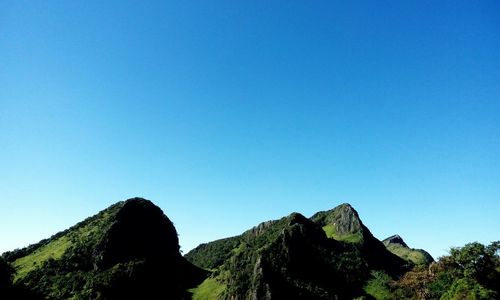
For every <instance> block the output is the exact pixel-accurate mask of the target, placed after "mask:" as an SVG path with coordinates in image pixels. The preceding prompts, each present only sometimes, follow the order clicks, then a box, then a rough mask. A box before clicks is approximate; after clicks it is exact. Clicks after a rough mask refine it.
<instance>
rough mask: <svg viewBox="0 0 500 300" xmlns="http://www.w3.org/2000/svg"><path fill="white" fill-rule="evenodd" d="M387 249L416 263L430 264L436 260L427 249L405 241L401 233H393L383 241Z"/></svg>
mask: <svg viewBox="0 0 500 300" xmlns="http://www.w3.org/2000/svg"><path fill="white" fill-rule="evenodd" d="M382 243H383V244H384V245H385V247H386V248H387V250H389V251H391V252H392V253H394V254H396V255H397V256H399V257H401V258H402V259H405V260H407V261H411V262H412V263H414V264H415V265H429V264H431V263H432V262H433V261H434V258H432V256H431V255H430V254H429V253H428V252H427V251H425V250H422V249H413V248H410V247H408V245H407V244H406V243H405V242H404V241H403V238H401V237H400V236H399V235H397V234H396V235H393V236H390V237H388V238H386V239H385V240H383V241H382Z"/></svg>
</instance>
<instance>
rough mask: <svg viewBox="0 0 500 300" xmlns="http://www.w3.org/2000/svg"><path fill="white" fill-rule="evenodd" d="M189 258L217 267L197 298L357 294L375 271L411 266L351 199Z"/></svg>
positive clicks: (209, 245)
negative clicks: (380, 237) (386, 244)
mask: <svg viewBox="0 0 500 300" xmlns="http://www.w3.org/2000/svg"><path fill="white" fill-rule="evenodd" d="M185 257H186V259H188V260H189V261H191V262H192V263H193V264H196V265H198V266H201V267H203V268H206V269H211V270H212V271H213V273H212V275H211V276H210V277H209V278H208V279H207V280H205V281H204V282H203V283H202V284H201V285H200V286H198V287H197V288H196V289H193V290H192V291H193V296H194V299H332V298H341V299H349V298H354V297H358V296H363V295H365V292H364V291H363V285H364V284H365V283H366V282H367V280H369V279H370V271H371V270H374V269H380V270H383V271H384V272H387V273H389V274H393V275H397V274H400V273H401V272H402V271H403V270H405V267H406V262H405V261H404V260H402V259H400V258H399V257H397V256H395V255H393V254H392V253H390V252H389V251H387V250H386V249H385V247H384V245H383V244H382V243H381V242H380V241H378V240H377V239H375V238H374V237H373V236H372V235H371V233H370V231H369V230H368V229H367V228H366V227H365V226H364V225H363V223H362V222H361V220H360V219H359V216H358V214H357V212H356V211H355V210H354V209H353V208H352V207H351V206H350V205H347V204H344V205H341V206H339V207H337V208H335V209H333V210H331V211H327V212H320V213H318V214H316V215H315V216H313V217H312V218H311V219H308V218H306V217H304V216H302V215H301V214H298V213H293V214H291V215H289V216H287V217H284V218H282V219H279V220H276V221H268V222H264V223H261V224H259V225H258V226H256V227H254V228H252V229H250V230H248V231H246V232H244V233H243V234H241V235H239V236H236V237H231V238H227V239H223V240H218V241H214V242H211V243H207V244H202V245H200V246H198V247H197V248H195V249H193V250H192V251H190V252H189V253H188V254H186V256H185Z"/></svg>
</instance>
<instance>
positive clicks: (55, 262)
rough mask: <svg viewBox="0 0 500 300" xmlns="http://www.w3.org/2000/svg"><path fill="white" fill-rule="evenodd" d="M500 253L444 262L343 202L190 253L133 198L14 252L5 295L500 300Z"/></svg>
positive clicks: (467, 251)
mask: <svg viewBox="0 0 500 300" xmlns="http://www.w3.org/2000/svg"><path fill="white" fill-rule="evenodd" d="M389 250H390V251H391V252H392V253H391V252H390V251H389ZM395 254H396V255H397V256H396V255H395ZM499 254H500V242H493V243H491V244H490V245H488V246H485V245H482V244H480V243H470V244H467V245H465V246H464V247H461V248H452V249H451V250H450V254H449V255H447V256H444V257H441V258H440V259H439V260H438V261H437V262H433V259H432V257H430V255H429V254H428V253H427V252H425V251H424V250H418V249H411V248H409V247H408V246H407V245H406V243H405V242H404V241H403V240H402V238H401V237H399V236H397V235H395V236H392V237H390V238H388V239H386V240H384V241H383V243H382V242H380V241H379V240H377V239H376V238H375V237H373V235H372V234H371V233H370V231H369V230H368V228H366V227H365V226H364V225H363V223H362V222H361V220H360V219H359V216H358V214H357V212H356V211H355V210H354V209H353V208H352V207H351V206H350V205H347V204H344V205H341V206H339V207H337V208H335V209H333V210H330V211H326V212H320V213H317V214H315V215H314V216H313V217H312V218H311V219H308V218H306V217H304V216H302V215H301V214H298V213H293V214H291V215H289V216H287V217H284V218H281V219H279V220H275V221H268V222H264V223H261V224H259V225H258V226H256V227H254V228H252V229H250V230H248V231H246V232H244V233H242V234H241V235H239V236H235V237H230V238H226V239H221V240H217V241H214V242H211V243H206V244H202V245H200V246H198V247H196V248H195V249H193V250H192V251H190V252H189V253H188V254H186V256H185V257H182V256H181V255H180V252H179V244H178V237H177V232H176V230H175V227H174V226H173V224H172V222H171V221H170V220H169V219H168V218H167V217H166V216H165V215H164V214H163V212H162V211H161V209H159V208H158V207H156V206H154V205H153V204H152V203H151V202H149V201H147V200H144V199H130V200H128V201H125V202H120V203H117V204H115V205H113V206H111V207H109V208H108V209H106V210H104V211H101V212H100V213H98V214H97V215H95V216H92V217H90V218H88V219H86V220H84V221H83V222H80V223H78V224H76V225H75V226H73V227H71V228H69V229H68V230H65V231H62V232H60V233H57V234H55V235H54V236H52V237H51V238H49V239H46V240H42V241H40V242H39V243H37V244H33V245H30V246H28V247H26V248H23V249H17V250H14V251H11V252H7V253H4V254H3V255H2V257H0V299H28V300H29V299H152V298H165V299H189V298H190V297H191V298H192V299H195V300H197V299H304V300H306V299H307V300H309V299H313V300H314V299H445V300H448V299H498V298H499V296H500V290H499V289H500V258H499ZM401 258H403V259H405V260H403V259H401ZM431 262H432V263H431ZM191 263H194V264H197V265H198V266H200V267H203V268H204V269H205V270H203V269H200V268H198V267H196V266H195V265H193V264H191ZM207 270H210V271H207Z"/></svg>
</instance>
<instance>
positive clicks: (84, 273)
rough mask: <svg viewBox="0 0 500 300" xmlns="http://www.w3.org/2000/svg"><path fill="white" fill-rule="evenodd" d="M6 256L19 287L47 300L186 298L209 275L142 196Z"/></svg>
mask: <svg viewBox="0 0 500 300" xmlns="http://www.w3.org/2000/svg"><path fill="white" fill-rule="evenodd" d="M3 257H4V258H5V259H6V260H7V261H9V262H10V263H11V265H12V266H14V268H15V271H16V273H15V280H16V284H18V285H22V286H25V287H26V288H27V289H29V290H31V291H33V292H34V293H36V294H39V295H40V296H41V297H43V298H47V299H68V298H77V299H118V298H124V297H125V298H130V297H137V298H141V297H149V296H150V297H152V296H153V295H160V296H163V297H168V298H170V299H181V298H183V297H184V296H185V290H186V289H187V288H188V287H191V286H196V284H197V283H198V282H199V281H201V279H203V277H204V276H205V274H206V272H204V271H202V270H201V269H199V268H197V267H195V266H193V265H192V264H190V263H189V262H187V261H186V260H185V259H184V258H183V257H182V256H181V255H180V252H179V242H178V237H177V232H176V230H175V227H174V226H173V224H172V222H171V221H170V220H169V219H168V218H167V217H166V216H165V215H164V214H163V212H162V211H161V209H160V208H158V207H157V206H155V205H154V204H153V203H151V202H150V201H148V200H145V199H140V198H134V199H129V200H127V201H123V202H119V203H117V204H115V205H112V206H110V207H109V208H107V209H105V210H103V211H101V212H99V213H98V214H96V215H95V216H93V217H90V218H88V219H86V220H85V221H83V222H80V223H78V224H77V225H75V226H73V227H71V228H69V229H67V230H65V231H63V232H60V233H58V234H56V235H54V236H53V237H51V238H50V239H46V240H43V241H41V242H39V243H37V244H35V245H31V246H29V247H26V248H24V249H20V250H16V251H12V252H7V253H5V254H4V255H3Z"/></svg>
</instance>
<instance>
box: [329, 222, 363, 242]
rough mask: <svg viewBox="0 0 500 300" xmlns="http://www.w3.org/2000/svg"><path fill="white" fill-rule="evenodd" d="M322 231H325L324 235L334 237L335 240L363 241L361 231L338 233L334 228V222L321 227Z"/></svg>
mask: <svg viewBox="0 0 500 300" xmlns="http://www.w3.org/2000/svg"><path fill="white" fill-rule="evenodd" d="M322 228H323V231H325V233H326V236H327V237H328V238H331V239H335V240H337V241H342V242H346V243H352V244H359V243H361V242H362V241H363V236H362V235H361V233H359V232H356V233H345V234H340V233H339V232H338V231H337V229H336V228H335V225H334V224H328V225H325V226H323V227H322Z"/></svg>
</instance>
